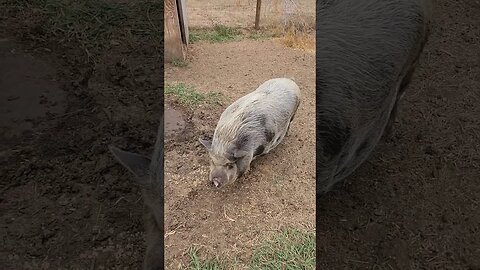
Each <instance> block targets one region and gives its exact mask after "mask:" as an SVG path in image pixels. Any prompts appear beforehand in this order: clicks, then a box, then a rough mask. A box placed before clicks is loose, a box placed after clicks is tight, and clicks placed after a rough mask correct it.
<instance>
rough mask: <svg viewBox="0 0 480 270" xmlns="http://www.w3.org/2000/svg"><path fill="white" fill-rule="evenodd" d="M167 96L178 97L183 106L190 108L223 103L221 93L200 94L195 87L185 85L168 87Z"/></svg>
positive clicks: (166, 89)
mask: <svg viewBox="0 0 480 270" xmlns="http://www.w3.org/2000/svg"><path fill="white" fill-rule="evenodd" d="M165 94H166V95H174V96H176V97H177V98H178V100H179V101H180V102H181V103H182V104H184V105H187V106H189V107H195V106H198V105H201V104H215V103H219V102H220V101H221V94H220V93H216V92H209V93H206V94H203V93H199V92H197V91H196V90H195V89H194V88H193V87H191V86H187V85H185V84H184V83H179V84H176V85H166V86H165Z"/></svg>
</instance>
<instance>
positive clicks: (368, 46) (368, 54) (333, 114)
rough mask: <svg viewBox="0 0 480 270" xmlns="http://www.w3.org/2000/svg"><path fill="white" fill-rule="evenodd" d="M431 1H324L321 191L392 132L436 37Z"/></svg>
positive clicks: (320, 27)
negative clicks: (432, 36)
mask: <svg viewBox="0 0 480 270" xmlns="http://www.w3.org/2000/svg"><path fill="white" fill-rule="evenodd" d="M429 10H430V4H429V3H428V2H427V1H423V0H324V1H317V18H318V21H317V29H316V36H317V55H316V57H317V76H316V88H317V90H316V99H317V107H316V122H317V195H318V196H321V195H322V194H324V193H325V192H327V191H329V190H330V189H331V188H332V186H333V185H334V184H335V183H337V182H339V181H341V180H343V179H345V178H346V177H347V176H349V175H350V174H351V173H352V172H353V171H354V170H356V168H358V166H359V165H360V164H362V163H363V162H364V161H365V160H366V159H367V157H368V156H369V155H370V153H371V152H372V150H373V149H374V147H375V146H376V144H377V143H378V142H379V140H380V138H381V137H382V134H384V132H385V133H386V136H388V134H389V133H390V130H391V127H392V124H393V123H394V121H395V116H396V112H397V107H398V103H399V100H400V99H401V97H402V95H403V93H404V91H405V88H406V87H407V85H408V83H409V81H410V78H411V76H412V73H413V72H414V69H415V66H416V63H417V60H418V57H419V55H420V54H421V51H422V50H423V47H424V44H425V42H426V40H427V36H428V28H429V26H428V24H429V23H428V21H429V19H428V17H429V13H430V11H429Z"/></svg>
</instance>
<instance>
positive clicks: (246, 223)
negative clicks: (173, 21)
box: [0, 0, 480, 270]
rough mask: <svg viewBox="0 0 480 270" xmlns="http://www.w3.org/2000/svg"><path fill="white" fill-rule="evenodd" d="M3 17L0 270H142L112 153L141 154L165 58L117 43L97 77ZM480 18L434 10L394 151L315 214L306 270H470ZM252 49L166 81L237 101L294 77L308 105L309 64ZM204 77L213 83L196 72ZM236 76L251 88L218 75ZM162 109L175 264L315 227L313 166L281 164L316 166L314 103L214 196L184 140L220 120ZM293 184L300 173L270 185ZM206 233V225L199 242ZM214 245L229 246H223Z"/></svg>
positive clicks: (22, 21)
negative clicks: (171, 115)
mask: <svg viewBox="0 0 480 270" xmlns="http://www.w3.org/2000/svg"><path fill="white" fill-rule="evenodd" d="M4 3H5V1H2V2H0V4H1V5H0V112H1V114H0V131H1V133H0V136H1V137H0V141H1V144H0V189H1V192H0V227H1V230H0V233H1V245H0V268H1V269H82V270H83V269H137V268H138V267H139V265H140V264H141V262H142V259H143V253H144V242H143V235H144V228H143V222H142V217H141V215H142V209H143V207H142V201H141V194H140V191H139V189H138V188H137V187H136V186H135V185H134V184H133V181H132V179H131V176H130V175H129V174H128V172H127V171H125V170H124V169H123V168H122V167H121V166H120V165H118V164H117V163H116V162H115V161H114V160H113V159H112V157H111V156H110V154H109V153H108V151H107V145H108V144H110V143H113V144H115V145H117V146H119V147H121V148H124V149H126V150H131V151H138V152H140V153H144V154H148V153H150V151H151V149H152V147H153V143H154V141H155V136H156V129H157V123H158V121H157V120H158V119H157V118H158V112H159V110H160V106H159V104H158V93H159V91H160V89H158V86H159V85H161V83H162V82H161V81H162V77H161V71H160V68H159V63H160V61H161V58H160V59H159V57H156V55H157V53H158V52H157V51H156V48H155V47H154V46H151V45H149V44H152V43H151V42H146V41H144V40H142V38H138V37H129V38H128V39H127V37H125V36H122V35H120V36H117V37H115V39H113V40H112V42H111V46H110V47H109V48H106V49H103V50H100V51H99V52H98V58H97V59H96V64H92V63H91V62H89V61H87V60H88V53H86V52H85V50H82V49H80V48H79V46H78V44H74V43H62V45H59V43H60V41H59V40H57V39H55V38H54V37H52V36H51V33H50V32H49V29H47V28H45V26H46V24H45V22H44V20H43V17H42V16H43V15H42V13H41V12H38V11H35V10H29V12H15V9H14V8H11V7H9V6H3V4H4ZM479 13H480V4H479V2H478V1H476V0H473V1H470V0H462V1H447V0H437V1H436V7H435V16H434V26H435V28H434V31H433V34H432V37H431V39H430V41H429V43H428V44H427V46H426V49H425V53H424V54H423V56H422V59H421V65H420V67H419V69H418V70H417V72H416V74H415V77H414V80H413V82H412V85H411V86H410V88H409V90H408V92H407V94H406V97H405V100H404V101H403V103H402V105H401V112H400V115H399V119H398V122H397V124H396V125H395V128H396V129H395V137H394V140H393V142H389V143H384V144H382V145H380V146H379V147H378V148H377V150H376V153H375V154H374V155H373V156H372V158H370V159H369V161H368V162H367V163H366V164H365V165H364V166H362V167H361V168H360V169H359V170H358V171H357V172H356V173H355V175H354V176H352V177H350V178H349V181H348V182H347V183H346V184H345V185H341V186H338V187H337V188H336V189H335V191H333V192H332V193H331V194H329V195H328V196H327V197H326V198H324V199H322V201H320V202H319V208H318V209H319V211H318V212H317V220H318V221H319V223H318V225H319V226H318V229H317V235H318V236H319V239H320V242H319V246H318V248H319V257H318V259H317V261H318V262H320V264H321V266H322V269H392V268H393V269H480V261H479V259H478V258H480V250H479V244H478V243H480V233H479V224H480V214H479V213H480V211H479V196H478V194H480V186H479V179H480V168H479V158H480V153H479V148H480V147H479V143H478V142H479V141H480V136H479V134H480V128H479V127H480V120H478V119H480V108H479V107H478V103H479V100H480V98H479V95H480V94H479V89H480V83H479V81H480V78H479V74H480V64H479V60H478V50H479V49H478V48H479V45H480V41H479V37H480V28H479V25H480V21H479V20H480V18H479V17H478V14H479ZM476 14H477V15H476ZM150 15H151V16H152V14H150ZM144 17H146V16H144ZM123 27H124V28H122V29H121V31H120V32H122V31H124V32H125V33H126V32H128V24H127V25H123ZM132 38H133V40H132ZM249 42H251V41H241V42H234V43H229V45H227V46H233V48H232V49H234V48H235V46H237V48H235V49H238V50H240V51H243V52H244V54H245V55H247V54H249V52H248V51H251V54H250V55H249V56H248V57H249V59H251V62H250V63H247V62H243V63H242V64H240V63H239V64H237V63H235V65H231V62H230V61H227V59H228V58H227V56H228V57H230V58H233V57H236V58H234V59H238V57H239V55H238V53H236V52H234V51H233V50H232V51H222V50H218V51H214V52H212V51H213V48H215V47H210V46H206V45H202V44H200V43H199V44H198V46H197V45H196V47H194V57H197V59H201V60H202V61H198V62H192V63H191V64H190V66H188V67H186V68H185V69H181V70H178V71H175V74H173V70H174V68H173V67H170V71H169V72H170V73H168V72H167V79H168V78H170V79H172V78H173V77H174V75H175V76H178V78H177V77H175V79H176V80H178V81H180V80H183V81H185V82H189V83H191V84H192V85H194V86H196V87H197V89H199V90H201V91H210V90H213V91H220V92H222V93H224V94H225V96H226V98H227V101H232V100H234V99H235V98H236V97H238V96H240V95H242V94H243V93H246V92H247V91H249V90H251V89H252V88H254V87H256V86H257V85H258V84H259V83H261V82H263V81H264V80H265V79H267V78H269V77H273V76H283V75H286V73H290V71H291V73H292V74H293V76H294V77H295V79H296V80H297V81H298V82H299V84H300V87H301V88H302V89H305V90H304V91H307V92H306V93H307V96H308V95H309V96H311V97H313V96H314V95H313V93H312V92H311V91H313V88H312V87H313V85H312V84H311V83H310V82H313V80H310V79H309V78H314V74H312V73H309V72H310V70H311V69H310V68H309V67H310V66H311V65H313V64H314V61H313V58H312V56H309V55H305V56H304V55H303V53H301V52H298V51H290V50H289V49H286V48H281V47H276V46H280V45H278V44H275V43H273V42H272V41H263V42H264V43H258V44H257V45H255V44H251V43H249ZM259 44H261V45H262V46H260V45H259ZM246 45H248V46H246ZM249 46H252V47H254V48H249ZM267 48H270V49H271V48H275V50H277V52H276V53H277V54H278V55H276V54H275V53H274V52H272V50H267ZM286 52H289V53H286ZM263 54H264V55H265V56H264V55H263ZM260 56H261V57H260ZM267 56H268V57H267ZM282 57H283V58H282ZM259 58H260V59H270V60H271V62H262V61H260V59H259ZM285 59H287V60H288V61H285ZM304 59H305V60H304ZM207 60H208V61H210V62H208V63H210V64H211V65H212V66H213V67H205V66H202V67H198V69H197V70H198V71H199V72H204V73H198V75H195V77H190V76H188V74H189V72H192V71H191V70H190V69H191V68H193V67H195V65H201V64H204V63H207ZM274 63H276V65H274ZM286 63H287V64H286ZM206 68H209V69H213V68H216V69H217V70H218V73H217V74H207V73H206V72H205V71H202V69H206ZM175 69H176V68H175ZM239 71H243V73H245V74H247V76H244V78H242V80H239V79H237V81H235V80H234V79H233V77H232V78H230V77H229V76H233V75H232V74H239ZM260 71H261V72H262V73H260ZM222 74H223V75H222ZM224 74H227V75H229V76H226V75H224ZM245 74H244V75H245ZM220 77H221V78H223V80H222V79H220ZM207 78H209V79H207ZM247 78H248V79H247ZM229 86H232V88H228V87H229ZM229 89H236V90H237V89H238V91H231V90H229ZM169 102H170V103H169V104H170V106H171V108H172V109H174V110H177V112H181V113H184V114H185V115H184V116H182V117H184V118H185V120H186V121H185V126H186V127H185V131H184V132H182V133H180V132H178V133H177V134H178V136H177V138H172V137H169V141H168V143H169V148H167V167H166V168H167V170H168V169H170V171H171V172H173V171H174V170H172V168H173V166H174V163H169V161H168V159H170V158H171V160H178V158H179V157H180V156H183V157H184V159H183V160H184V161H183V162H182V163H181V164H178V166H180V165H182V166H180V168H178V169H176V171H177V172H178V174H174V173H167V175H166V177H167V178H166V179H170V180H171V181H170V182H168V184H167V185H168V186H167V187H166V193H167V194H169V193H174V192H177V193H175V194H178V196H179V198H178V200H175V202H172V203H170V204H169V203H168V202H167V211H170V212H172V210H175V209H188V212H187V211H186V212H179V211H177V212H172V213H173V214H172V215H171V218H170V220H168V219H167V223H166V225H167V226H166V232H167V233H169V234H167V236H166V244H167V258H169V262H170V263H172V264H173V263H179V262H180V261H182V260H184V259H182V258H184V256H183V255H182V252H184V251H185V248H187V246H188V245H194V244H202V243H212V244H217V245H213V246H211V248H212V249H213V248H215V249H217V250H223V251H225V252H232V254H239V256H240V257H241V258H246V257H247V256H248V254H247V251H248V249H249V247H250V246H252V245H253V244H254V243H255V242H258V241H259V240H260V239H261V238H262V237H266V236H267V235H268V234H269V232H271V231H270V230H274V229H276V228H278V227H279V226H283V225H295V226H297V225H298V226H308V224H311V223H312V218H313V217H314V215H315V209H314V208H313V205H312V204H311V200H313V195H310V193H306V194H305V195H306V196H300V195H298V194H300V193H301V192H310V190H309V189H308V188H310V185H311V184H310V183H311V181H313V179H312V177H313V176H314V174H313V172H314V170H313V167H312V168H310V169H308V170H307V166H305V165H302V166H301V167H300V168H299V169H296V168H293V167H292V166H288V165H290V162H296V163H303V162H304V161H305V164H308V161H309V157H310V156H312V155H314V152H313V149H311V148H309V147H307V145H309V142H311V141H312V140H313V138H312V137H302V136H304V135H308V134H310V133H312V132H314V130H313V129H312V127H313V123H314V122H313V121H314V119H313V117H312V118H309V115H313V109H309V108H310V105H309V104H313V102H314V101H313V100H311V101H310V100H308V99H307V100H306V102H305V103H304V105H302V107H300V113H301V114H302V117H301V118H296V119H295V120H294V122H293V126H292V129H291V134H290V135H289V136H288V137H287V138H286V140H285V142H284V143H283V144H282V145H280V146H279V148H278V149H277V150H275V151H274V152H272V153H271V155H269V156H266V157H264V158H262V159H259V160H258V161H257V162H255V164H254V165H253V170H252V173H251V175H250V176H249V177H247V178H246V179H244V180H242V181H241V182H239V183H238V185H235V186H234V187H232V189H229V190H228V191H225V192H214V191H212V190H211V189H210V188H209V187H207V184H206V179H207V172H206V167H205V166H206V159H205V153H204V151H203V149H201V148H200V147H199V146H198V145H197V144H195V142H194V140H196V138H197V136H199V135H202V134H211V132H212V130H213V127H214V123H215V119H218V115H219V113H220V112H221V110H222V106H218V107H214V109H210V110H207V109H206V108H203V110H202V111H201V112H195V113H192V112H191V111H189V110H188V109H186V108H182V107H181V106H179V105H178V104H175V103H174V102H173V100H169ZM227 103H228V102H227ZM202 112H203V113H202ZM309 112H311V114H309ZM200 123H201V124H200ZM188 127H191V128H190V129H189V128H188ZM309 132H310V133H309ZM312 134H313V133H312ZM182 138H183V141H182ZM307 139H308V141H303V142H300V141H299V140H307ZM176 145H178V146H176ZM175 149H177V150H175ZM181 149H183V151H180V150H181ZM289 154H290V155H289ZM186 157H194V160H195V161H196V162H198V164H196V165H194V163H193V162H190V161H188V159H187V158H186ZM286 157H288V159H287V158H286ZM185 161H186V162H185ZM291 171H295V172H297V173H298V174H297V175H295V177H292V178H289V177H281V176H285V175H293V173H292V172H291ZM189 173H190V174H189ZM265 175H271V176H272V177H271V178H270V179H269V178H267V177H265ZM180 179H181V180H183V181H184V182H181V181H179V180H180ZM192 180H193V181H192ZM187 181H192V182H187ZM293 181H297V182H295V183H294V182H293ZM302 181H303V182H302ZM181 187H185V190H182V189H181ZM311 192H313V190H312V191H311ZM253 195H255V197H254V196H253ZM202 206H203V208H202ZM242 206H243V207H242ZM280 206H283V207H284V208H281V207H280ZM204 209H205V210H208V211H204ZM193 210H197V211H193ZM209 211H210V212H209ZM189 213H190V215H191V216H188V214H189ZM247 215H248V216H247ZM304 215H306V216H304ZM167 218H168V216H167ZM232 220H233V221H232ZM212 221H215V222H217V223H213V222H212ZM259 222H261V224H259ZM207 225H211V226H212V227H211V228H209V229H211V230H209V233H208V234H205V237H204V233H202V232H203V231H207ZM173 232H175V233H173ZM185 232H188V233H185ZM235 233H236V234H235ZM255 233H257V234H255ZM192 235H195V236H197V237H198V238H197V239H195V238H193V237H192ZM216 238H219V239H221V238H223V239H229V240H228V241H225V242H224V243H223V244H222V243H218V242H220V241H219V240H216ZM237 238H238V239H237ZM172 239H179V240H182V241H183V240H185V241H187V242H183V243H175V242H174V241H173V240H172ZM242 240H244V241H242ZM188 242H189V243H188ZM222 245H223V246H222ZM204 248H208V247H204ZM168 249H171V250H172V253H169V251H168ZM183 262H184V261H183ZM176 266H178V265H176Z"/></svg>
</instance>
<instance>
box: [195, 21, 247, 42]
mask: <svg viewBox="0 0 480 270" xmlns="http://www.w3.org/2000/svg"><path fill="white" fill-rule="evenodd" d="M240 36H241V32H240V31H239V30H238V29H235V28H232V27H228V26H224V25H215V26H214V27H213V28H197V29H191V30H190V33H189V41H190V42H192V43H194V42H197V41H200V40H206V41H210V42H228V41H234V40H238V39H239V38H240Z"/></svg>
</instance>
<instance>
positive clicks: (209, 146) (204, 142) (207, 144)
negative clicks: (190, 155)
mask: <svg viewBox="0 0 480 270" xmlns="http://www.w3.org/2000/svg"><path fill="white" fill-rule="evenodd" d="M198 141H199V142H200V143H201V144H202V145H203V146H205V148H207V150H208V151H210V149H212V140H210V139H202V138H199V139H198Z"/></svg>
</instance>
